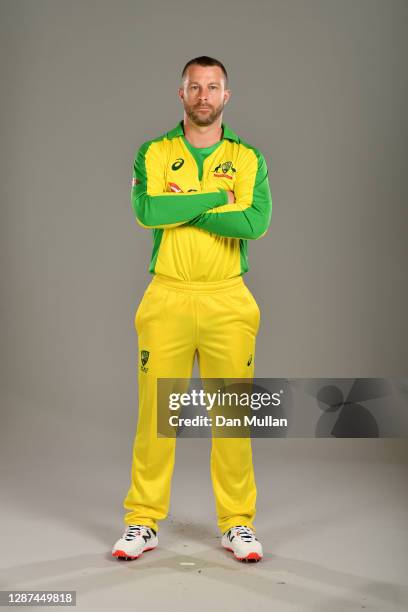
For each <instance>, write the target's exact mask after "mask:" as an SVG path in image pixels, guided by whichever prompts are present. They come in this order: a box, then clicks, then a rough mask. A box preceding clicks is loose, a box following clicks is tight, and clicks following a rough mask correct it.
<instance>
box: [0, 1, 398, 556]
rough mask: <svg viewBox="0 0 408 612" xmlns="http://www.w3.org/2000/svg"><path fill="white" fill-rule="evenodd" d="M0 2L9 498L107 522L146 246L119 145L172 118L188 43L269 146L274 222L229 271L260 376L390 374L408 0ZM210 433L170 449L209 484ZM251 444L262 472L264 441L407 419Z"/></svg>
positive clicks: (182, 486)
mask: <svg viewBox="0 0 408 612" xmlns="http://www.w3.org/2000/svg"><path fill="white" fill-rule="evenodd" d="M0 6H1V15H0V17H1V19H0V23H1V62H2V63H1V85H2V93H1V111H2V113H1V116H2V128H1V143H2V147H1V186H0V189H1V236H0V239H1V240H0V249H1V258H0V265H1V288H2V292H1V402H2V404H1V460H2V463H1V465H2V466H3V467H4V476H5V478H8V481H7V482H8V485H9V495H8V498H7V502H6V504H7V503H9V504H10V510H11V512H12V513H13V516H14V513H15V511H16V510H15V509H16V506H17V505H18V506H19V507H20V509H21V511H22V512H26V513H30V517H32V516H33V514H34V515H35V514H36V513H37V515H38V516H39V517H40V516H41V517H44V516H48V517H52V518H53V519H57V518H58V517H64V520H67V508H68V506H70V512H71V514H70V516H71V519H72V524H73V525H74V526H75V528H76V529H78V528H79V529H81V527H83V532H84V533H85V532H86V533H88V534H89V533H90V532H93V533H94V535H95V537H96V538H98V537H99V534H100V530H99V527H100V524H101V523H104V524H105V527H106V528H107V529H108V534H109V537H106V540H104V541H105V544H106V542H108V541H110V539H111V538H115V539H116V537H118V536H119V533H118V532H117V531H118V528H121V527H120V522H121V518H122V509H121V503H122V499H123V497H124V495H125V493H126V490H127V487H128V482H129V475H130V458H131V445H132V442H133V435H134V430H135V426H136V418H137V370H136V363H137V343H136V333H135V330H134V327H133V319H134V313H135V311H136V308H137V306H138V303H139V300H140V299H141V296H142V293H143V291H144V289H145V288H146V286H147V284H148V282H149V280H150V276H149V274H148V272H147V266H148V263H149V260H150V253H151V234H150V232H149V231H146V230H143V229H142V228H141V227H140V226H138V225H137V223H136V221H135V219H134V217H133V213H132V211H131V206H130V181H131V174H132V164H133V158H134V154H135V152H136V150H137V148H138V146H139V145H140V144H141V143H142V142H143V141H144V140H146V139H149V138H153V137H155V136H158V135H160V134H161V133H163V132H164V131H166V130H168V129H170V128H172V127H174V126H175V125H176V123H177V121H179V120H180V119H181V118H182V106H181V104H180V103H179V101H178V99H177V87H178V84H179V75H180V71H181V68H182V67H183V65H184V64H185V62H186V61H187V60H189V59H190V58H192V57H194V56H196V55H201V54H209V55H213V56H215V57H218V58H220V59H221V60H222V61H223V62H224V63H225V65H226V66H227V69H228V70H229V73H230V79H231V88H232V98H231V101H230V103H229V105H228V106H227V107H226V111H225V115H224V119H225V121H226V122H228V123H229V124H230V125H231V127H232V128H233V129H234V130H235V131H236V132H238V133H239V134H240V135H241V136H242V137H243V138H244V139H245V140H247V141H248V142H250V143H252V144H253V145H255V146H256V147H258V148H259V149H260V150H261V151H262V152H263V153H264V155H265V157H266V158H267V160H268V164H269V175H270V183H271V190H272V197H273V214H272V224H271V227H270V230H269V232H268V234H267V235H266V236H265V237H264V238H262V239H261V240H259V241H257V242H254V243H251V244H250V245H249V249H250V250H249V256H250V266H251V269H250V272H249V273H248V274H247V275H246V277H245V279H246V282H247V284H248V286H249V287H250V288H251V290H252V291H253V293H254V295H255V297H256V299H257V301H258V303H259V305H260V307H261V311H262V322H261V328H260V333H259V339H258V344H257V355H256V375H257V376H258V377H262V376H263V377H319V378H321V377H363V376H364V377H387V376H394V377H402V376H406V374H407V370H406V365H407V317H406V313H407V311H408V300H407V283H406V263H407V240H406V237H407V159H408V145H407V142H408V139H407V136H408V134H407V113H406V110H407V108H408V96H407V90H408V87H407V71H406V57H407V37H406V23H407V18H408V5H407V2H406V1H398V0H392V1H390V2H384V1H383V0H381V1H379V0H359V1H354V0H343V1H334V0H324V1H323V0H322V1H317V0H309V1H308V2H304V1H293V0H291V1H286V0H285V1H263V0H262V1H259V0H258V1H257V2H255V4H251V3H249V2H246V1H240V0H235V1H234V2H232V1H229V2H219V1H214V0H207V1H206V2H205V3H196V4H192V3H191V2H189V1H187V0H185V1H184V0H177V1H173V2H164V1H163V2H157V1H154V0H153V1H149V2H147V1H143V2H142V1H141V2H131V1H130V0H129V1H123V0H122V1H116V2H107V1H101V0H98V1H97V0H92V1H91V0H86V1H85V2H80V1H78V0H75V1H72V0H70V1H61V0H48V1H46V0H36V1H35V2H33V1H32V0H17V1H16V0H2V1H1V5H0ZM186 442H187V441H186ZM207 444H208V440H204V441H203V444H202V445H200V444H197V442H196V441H193V445H192V446H191V445H190V446H188V444H187V443H186V444H184V443H183V445H181V447H180V450H179V451H178V452H180V453H181V455H180V456H181V457H185V460H186V462H187V463H188V461H189V457H191V453H192V452H194V453H195V454H196V456H197V457H198V463H199V464H200V465H201V464H202V465H201V468H200V469H201V470H202V472H201V476H200V477H197V474H195V475H194V476H192V475H191V474H188V472H183V469H186V470H187V469H188V467H184V465H181V464H180V459H179V462H178V467H177V470H179V472H178V473H179V475H180V476H178V478H183V479H184V480H183V481H181V480H179V481H177V482H178V483H179V484H178V485H176V486H177V487H178V489H177V490H178V493H179V494H181V493H182V492H183V491H184V492H185V494H186V495H190V496H191V491H193V490H194V486H195V485H194V483H197V482H200V483H201V486H203V487H207V489H205V491H206V493H205V495H207V494H208V495H210V484H209V476H208V463H207V460H208V446H207ZM254 447H255V451H256V453H258V451H259V452H260V451H261V449H263V451H264V452H265V454H264V455H261V454H259V455H258V454H256V460H257V474H258V478H259V479H260V478H261V477H262V474H266V472H267V471H268V469H270V466H271V465H272V464H273V460H274V458H276V457H278V455H279V457H282V456H288V457H289V456H301V454H302V453H305V454H306V455H308V456H311V455H313V454H315V455H316V456H317V457H320V458H324V457H325V456H329V455H330V456H331V457H333V456H336V455H337V456H338V457H339V458H341V457H343V458H345V459H347V458H348V457H350V456H351V454H353V453H354V455H358V453H362V452H363V451H362V450H361V449H364V452H366V451H368V452H369V453H371V457H379V456H380V455H381V453H382V452H383V451H384V453H385V454H384V456H386V455H388V456H389V457H391V456H396V455H398V454H399V453H401V454H402V456H404V457H406V444H405V441H403V440H401V441H398V440H394V441H385V440H377V441H374V440H372V441H362V440H360V441H358V440H357V441H347V440H346V441H340V440H306V441H302V440H289V441H285V440H256V441H255V444H254ZM203 449H204V450H203ZM296 454H297V455H296ZM261 457H262V459H261ZM181 475H183V476H181ZM190 477H191V478H190ZM81 478H83V479H82V480H81ZM205 478H207V480H204V479H205ZM186 479H187V480H186ZM196 486H197V485H196ZM196 493H197V490H196ZM200 495H201V492H200ZM200 495H197V496H196V498H195V497H194V495H193V496H192V497H191V508H192V509H193V510H194V509H195V510H196V511H197V512H198V511H199V508H200V504H201V503H202V502H203V497H200ZM80 496H82V497H81V502H80V503H79V499H80ZM203 496H204V494H203ZM260 508H261V510H262V512H263V513H267V512H270V513H271V515H272V512H273V509H269V508H268V509H267V508H266V507H262V498H261V506H260ZM109 512H110V514H109ZM213 518H214V517H213ZM115 521H116V522H115ZM214 522H215V518H214ZM109 529H110V530H111V531H109ZM112 543H113V542H112Z"/></svg>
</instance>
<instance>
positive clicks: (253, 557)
mask: <svg viewBox="0 0 408 612" xmlns="http://www.w3.org/2000/svg"><path fill="white" fill-rule="evenodd" d="M237 559H238V561H246V560H247V559H255V560H256V561H259V560H260V559H262V557H261V555H258V553H256V552H251V553H249V554H248V555H247V556H246V557H237Z"/></svg>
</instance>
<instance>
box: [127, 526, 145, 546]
mask: <svg viewBox="0 0 408 612" xmlns="http://www.w3.org/2000/svg"><path fill="white" fill-rule="evenodd" d="M143 527H144V526H143V525H128V526H127V528H126V531H125V533H124V534H123V537H124V538H125V540H127V541H128V542H130V541H131V540H134V539H135V538H136V537H137V536H139V535H140V534H141V532H142V529H143Z"/></svg>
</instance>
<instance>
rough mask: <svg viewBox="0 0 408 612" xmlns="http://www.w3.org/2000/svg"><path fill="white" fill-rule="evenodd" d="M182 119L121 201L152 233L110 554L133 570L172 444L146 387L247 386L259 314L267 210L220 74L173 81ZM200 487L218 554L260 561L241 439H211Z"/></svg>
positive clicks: (262, 177)
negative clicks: (135, 401)
mask: <svg viewBox="0 0 408 612" xmlns="http://www.w3.org/2000/svg"><path fill="white" fill-rule="evenodd" d="M178 95H179V97H180V99H181V101H182V103H183V106H184V118H183V120H182V121H180V123H179V124H178V125H177V126H176V127H175V128H174V129H173V130H171V131H170V132H167V133H166V134H164V135H163V136H160V137H159V138H155V139H153V140H149V141H148V142H145V143H144V144H143V145H142V146H141V147H140V149H139V150H138V152H137V155H136V159H135V164H134V172H133V181H132V192H131V201H132V207H133V211H134V213H135V216H136V219H137V221H138V223H139V224H140V225H141V226H142V227H144V228H148V229H152V230H153V253H152V257H151V262H150V266H149V271H150V272H151V273H152V274H153V275H154V276H153V279H152V281H151V283H150V285H149V286H148V288H147V290H146V291H145V293H144V295H143V298H142V301H141V302H140V304H139V307H138V309H137V311H136V315H135V327H136V331H137V333H138V340H139V359H140V361H139V366H138V382H139V416H138V423H137V431H136V436H135V440H134V446H133V463H132V474H131V484H130V488H129V491H128V493H127V495H126V497H125V500H124V502H123V504H124V508H125V509H127V510H128V513H127V514H126V515H125V517H124V522H125V525H126V526H127V527H126V530H125V532H124V533H123V535H122V537H121V538H120V539H119V540H118V541H117V542H116V544H115V545H114V547H113V549H112V554H113V555H114V556H116V557H118V558H124V559H135V558H137V557H139V556H140V555H141V554H142V553H143V552H145V551H147V550H151V549H153V548H155V547H156V546H157V544H158V537H157V531H158V521H160V520H163V519H164V518H166V516H167V513H168V508H169V501H170V488H171V478H172V474H173V468H174V462H175V446H176V439H175V438H158V437H157V388H156V385H157V378H188V379H189V378H191V374H192V369H193V364H194V357H195V353H196V352H197V354H198V364H199V368H200V376H201V377H202V378H246V379H252V378H253V376H254V355H255V339H256V335H257V332H258V329H259V323H260V311H259V308H258V305H257V303H256V301H255V298H254V297H253V295H252V293H251V292H250V291H249V289H248V288H247V286H246V285H245V284H244V282H243V278H242V277H243V274H245V272H247V271H248V269H249V266H248V242H247V241H248V240H256V239H258V238H261V237H262V236H263V235H264V234H265V233H266V232H267V229H268V226H269V223H270V219H271V213H272V199H271V193H270V188H269V183H268V169H267V165H266V162H265V159H264V157H263V155H262V153H261V152H260V151H259V150H257V149H256V148H255V147H253V146H251V145H249V144H247V143H246V142H244V141H243V140H241V138H239V136H237V135H236V134H235V133H234V132H233V131H232V130H231V128H229V127H228V126H227V125H226V124H225V123H223V121H222V113H223V109H224V106H225V104H226V103H227V102H228V100H229V98H230V95H231V92H230V90H229V89H228V76H227V72H226V70H225V67H224V66H223V64H222V63H221V62H219V61H218V60H216V59H214V58H211V57H207V56H202V57H197V58H194V59H192V60H190V61H189V62H188V63H187V64H186V66H185V67H184V70H183V72H182V86H181V87H180V88H179V90H178ZM211 479H212V484H213V490H214V497H215V504H216V511H217V517H218V528H219V529H220V531H221V533H222V534H223V536H222V540H221V544H222V546H224V548H226V549H227V550H230V551H232V552H233V553H234V555H235V557H236V558H237V559H239V560H255V561H259V560H260V559H261V558H262V556H263V553H262V546H261V543H260V542H259V540H258V539H257V538H256V537H255V527H254V524H253V521H254V518H255V513H256V494H257V492H256V485H255V477H254V470H253V463H252V448H251V438H250V437H247V438H218V437H214V436H213V438H212V449H211Z"/></svg>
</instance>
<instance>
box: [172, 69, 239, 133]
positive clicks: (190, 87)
mask: <svg viewBox="0 0 408 612" xmlns="http://www.w3.org/2000/svg"><path fill="white" fill-rule="evenodd" d="M179 96H180V98H181V100H182V102H183V106H184V110H185V113H186V115H187V116H188V118H189V119H190V121H191V122H192V123H194V124H195V125H197V126H206V125H211V124H213V123H214V122H215V121H217V119H218V118H219V117H220V115H221V114H222V112H223V109H224V106H225V104H226V102H227V100H228V98H229V96H230V91H229V90H228V89H225V79H224V74H223V72H222V70H221V68H220V67H219V66H200V65H196V64H193V65H191V66H190V67H189V68H188V70H187V73H186V75H185V79H184V82H183V87H182V88H180V90H179Z"/></svg>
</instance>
